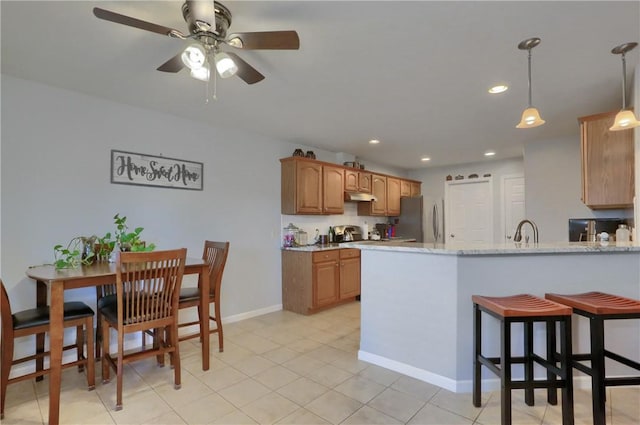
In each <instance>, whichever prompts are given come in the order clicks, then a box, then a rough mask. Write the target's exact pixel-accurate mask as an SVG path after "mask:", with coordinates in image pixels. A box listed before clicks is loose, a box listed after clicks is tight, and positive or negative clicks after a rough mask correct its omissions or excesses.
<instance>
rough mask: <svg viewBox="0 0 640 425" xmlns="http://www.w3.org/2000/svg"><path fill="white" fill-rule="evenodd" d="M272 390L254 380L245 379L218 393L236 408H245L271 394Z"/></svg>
mask: <svg viewBox="0 0 640 425" xmlns="http://www.w3.org/2000/svg"><path fill="white" fill-rule="evenodd" d="M270 392H271V390H270V389H269V388H268V387H266V386H264V385H262V384H261V383H260V382H258V381H254V380H253V379H251V378H249V379H245V380H244V381H240V382H238V383H237V384H233V385H231V386H230V387H226V388H224V389H223V390H220V391H218V394H220V395H221V396H222V397H224V398H225V399H226V400H227V401H229V402H230V403H232V404H233V405H234V406H236V407H243V406H246V405H247V404H249V403H251V402H253V401H255V400H258V399H259V398H261V397H264V396H265V395H267V394H269V393H270Z"/></svg>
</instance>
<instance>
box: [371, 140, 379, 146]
mask: <svg viewBox="0 0 640 425" xmlns="http://www.w3.org/2000/svg"><path fill="white" fill-rule="evenodd" d="M378 143H380V140H378V139H371V140H369V144H370V145H377V144H378Z"/></svg>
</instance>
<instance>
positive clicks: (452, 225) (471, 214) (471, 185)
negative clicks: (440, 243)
mask: <svg viewBox="0 0 640 425" xmlns="http://www.w3.org/2000/svg"><path fill="white" fill-rule="evenodd" d="M445 184H446V186H445V203H446V208H445V215H446V217H445V227H446V229H445V236H446V239H445V240H446V242H447V243H451V242H465V243H470V244H480V243H491V242H493V188H492V187H493V186H492V181H491V178H484V179H473V180H465V181H448V182H446V183H445Z"/></svg>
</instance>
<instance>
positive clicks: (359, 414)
mask: <svg viewBox="0 0 640 425" xmlns="http://www.w3.org/2000/svg"><path fill="white" fill-rule="evenodd" d="M342 424H351V425H374V424H380V425H387V424H388V425H393V424H402V422H399V421H397V420H396V419H394V418H392V417H391V416H387V415H385V414H384V413H382V412H380V411H378V410H376V409H373V408H371V407H369V406H362V407H361V408H360V409H359V410H357V411H356V412H355V413H354V414H353V415H351V416H349V417H348V418H347V419H345V420H344V422H342Z"/></svg>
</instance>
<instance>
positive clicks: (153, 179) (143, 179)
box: [111, 150, 203, 190]
mask: <svg viewBox="0 0 640 425" xmlns="http://www.w3.org/2000/svg"><path fill="white" fill-rule="evenodd" d="M202 172H203V165H202V162H193V161H185V160H182V159H175V158H167V157H164V156H154V155H143V154H140V153H133V152H124V151H117V150H111V183H116V184H133V185H139V186H156V187H170V188H173V189H188V190H202Z"/></svg>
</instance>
